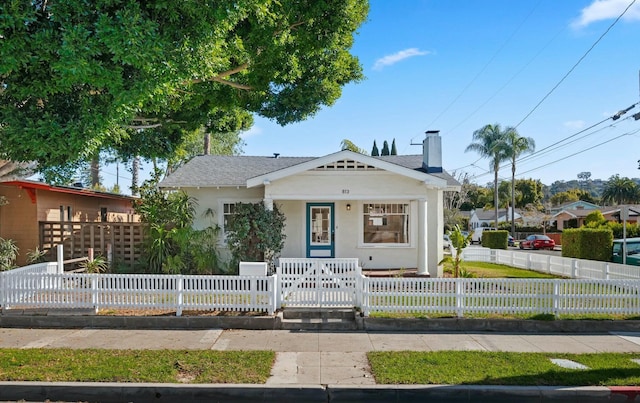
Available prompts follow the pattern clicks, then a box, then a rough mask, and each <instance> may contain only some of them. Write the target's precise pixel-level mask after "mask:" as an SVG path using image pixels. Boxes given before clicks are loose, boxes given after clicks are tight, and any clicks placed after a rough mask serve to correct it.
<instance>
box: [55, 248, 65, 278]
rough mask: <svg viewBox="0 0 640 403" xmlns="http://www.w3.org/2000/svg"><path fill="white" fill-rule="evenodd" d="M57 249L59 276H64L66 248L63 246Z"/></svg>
mask: <svg viewBox="0 0 640 403" xmlns="http://www.w3.org/2000/svg"><path fill="white" fill-rule="evenodd" d="M56 249H57V253H58V256H57V262H58V266H57V268H58V274H62V273H64V263H63V262H64V247H63V246H62V244H59V245H57V247H56Z"/></svg>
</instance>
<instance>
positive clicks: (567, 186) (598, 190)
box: [544, 178, 640, 198]
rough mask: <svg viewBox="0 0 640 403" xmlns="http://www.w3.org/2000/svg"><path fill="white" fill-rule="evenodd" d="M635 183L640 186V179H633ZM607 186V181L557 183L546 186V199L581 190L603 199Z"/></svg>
mask: <svg viewBox="0 0 640 403" xmlns="http://www.w3.org/2000/svg"><path fill="white" fill-rule="evenodd" d="M631 180H633V181H634V182H635V183H637V184H638V185H640V178H632V179H631ZM606 184H607V181H606V180H602V179H590V180H588V181H579V180H576V179H573V180H570V181H562V180H560V181H555V182H553V183H552V184H551V185H550V186H546V185H545V189H544V192H545V197H551V196H553V195H555V194H556V193H560V192H566V191H567V190H571V189H581V190H586V191H588V192H589V193H590V194H591V195H592V196H593V197H598V198H599V197H601V196H602V190H603V189H604V187H605V185H606Z"/></svg>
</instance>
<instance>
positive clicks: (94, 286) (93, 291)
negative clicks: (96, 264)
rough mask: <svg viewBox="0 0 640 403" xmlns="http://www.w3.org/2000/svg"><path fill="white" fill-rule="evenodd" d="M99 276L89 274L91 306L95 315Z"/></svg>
mask: <svg viewBox="0 0 640 403" xmlns="http://www.w3.org/2000/svg"><path fill="white" fill-rule="evenodd" d="M99 276H100V275H99V274H91V277H89V278H90V279H91V304H92V305H93V309H94V310H95V313H98V281H100V277H99Z"/></svg>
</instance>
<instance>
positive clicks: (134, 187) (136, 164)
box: [131, 156, 140, 196]
mask: <svg viewBox="0 0 640 403" xmlns="http://www.w3.org/2000/svg"><path fill="white" fill-rule="evenodd" d="M139 174H140V157H138V156H136V157H135V158H134V159H133V162H132V164H131V195H133V196H137V195H139V194H140V192H139V191H138V176H139Z"/></svg>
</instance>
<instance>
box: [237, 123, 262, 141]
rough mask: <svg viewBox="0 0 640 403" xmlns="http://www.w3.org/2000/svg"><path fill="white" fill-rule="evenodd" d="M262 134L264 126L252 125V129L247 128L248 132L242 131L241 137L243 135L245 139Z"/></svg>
mask: <svg viewBox="0 0 640 403" xmlns="http://www.w3.org/2000/svg"><path fill="white" fill-rule="evenodd" d="M261 134H262V128H261V127H259V126H251V129H249V130H247V131H246V132H242V133H241V134H240V137H242V138H243V139H247V138H249V137H255V136H259V135H261Z"/></svg>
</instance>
